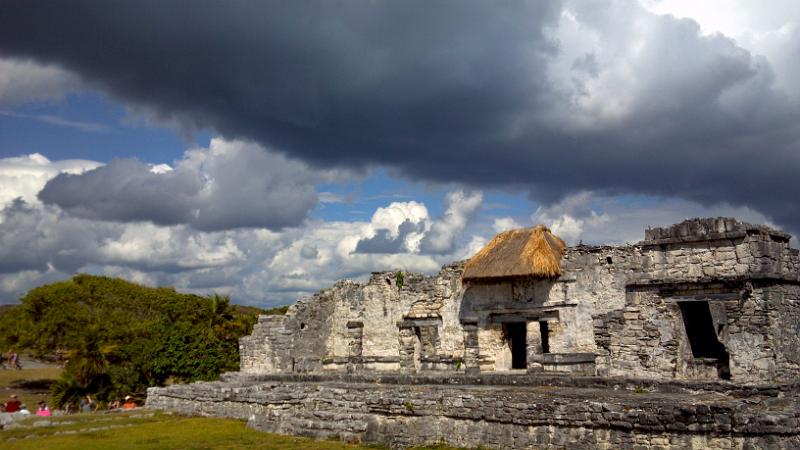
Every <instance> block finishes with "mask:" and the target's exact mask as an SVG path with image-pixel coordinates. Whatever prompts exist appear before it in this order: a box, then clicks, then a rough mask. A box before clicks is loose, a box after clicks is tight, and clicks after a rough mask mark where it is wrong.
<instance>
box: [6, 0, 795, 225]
mask: <svg viewBox="0 0 800 450" xmlns="http://www.w3.org/2000/svg"><path fill="white" fill-rule="evenodd" d="M563 6H564V5H563V4H562V3H559V2H555V1H547V2H543V1H531V2H515V3H506V2H503V3H499V4H498V3H493V2H492V3H490V2H477V1H476V2H444V1H441V2H421V1H409V2H380V1H379V2H327V1H320V2H260V3H258V4H256V6H253V4H244V3H231V2H226V3H218V2H199V1H193V2H186V3H181V2H167V3H164V2H147V1H144V2H142V1H136V2H133V1H131V2H118V1H109V2H95V1H88V2H80V1H76V2H52V3H46V4H43V3H41V2H36V1H30V0H26V1H17V2H6V3H4V5H3V7H2V9H3V13H2V14H0V52H2V53H3V54H5V55H9V56H16V57H34V58H37V59H40V60H42V61H46V62H54V63H57V64H59V65H61V66H64V67H66V68H68V69H71V70H73V71H75V72H77V73H78V74H80V75H81V76H82V77H83V78H84V79H85V80H86V81H87V82H89V83H92V84H93V85H95V86H97V87H99V88H100V89H104V90H106V91H108V92H111V93H112V94H114V95H116V96H118V97H119V98H121V99H123V100H125V101H128V102H130V103H132V104H136V105H138V106H140V107H142V108H145V109H147V110H149V111H152V112H153V113H154V114H156V115H159V116H162V117H166V118H173V119H177V120H179V121H183V122H185V123H187V124H194V125H200V126H211V127H214V128H216V129H217V130H219V131H220V132H221V133H223V134H224V135H225V136H227V137H246V138H251V139H255V140H258V141H259V142H261V143H262V144H264V145H265V146H270V147H273V148H279V149H281V150H283V151H286V152H287V153H289V154H291V155H293V156H296V157H299V158H302V159H304V160H306V161H309V162H311V163H315V164H319V165H340V166H348V167H353V166H361V165H367V164H384V165H388V166H392V167H394V168H396V169H398V170H399V171H400V172H401V173H404V174H406V175H407V176H409V177H413V178H420V179H427V180H436V181H459V182H465V183H468V184H471V185H473V186H506V187H509V186H510V187H517V188H524V189H528V190H529V191H530V192H531V193H532V195H533V196H535V197H536V198H537V199H543V200H545V201H551V202H552V201H555V200H557V199H558V198H561V197H563V196H564V195H566V194H569V193H573V192H577V191H581V190H593V191H601V192H604V193H608V194H614V193H622V192H636V193H646V194H655V195H675V196H682V197H685V198H689V199H693V200H698V201H701V202H706V203H715V202H721V201H725V202H729V203H731V204H740V205H749V206H751V207H754V208H757V209H759V210H762V211H764V212H766V213H767V214H769V215H771V216H772V217H773V218H774V219H775V220H776V222H778V223H779V224H781V225H784V226H790V227H798V226H800V214H799V213H800V210H798V208H799V207H798V206H797V203H796V202H795V199H794V193H795V192H798V191H800V178H798V177H797V176H796V174H797V173H798V171H800V157H798V153H799V152H798V144H797V142H800V128H799V127H798V123H799V121H798V117H799V116H798V110H799V109H800V108H798V105H797V104H796V103H793V102H792V101H788V100H785V99H784V97H783V95H782V94H781V93H780V92H778V91H776V90H775V89H774V88H773V78H772V67H771V65H770V64H769V62H768V61H766V60H764V59H761V58H758V57H756V56H754V55H751V54H750V53H748V52H747V51H745V50H743V49H741V48H739V47H737V45H736V44H735V43H734V42H733V41H731V40H729V39H727V38H725V37H723V36H721V35H710V36H703V35H701V34H700V32H699V29H698V27H697V26H696V24H694V23H693V22H691V21H687V20H678V19H675V18H672V17H655V16H652V15H650V14H649V13H647V12H645V11H643V10H641V8H639V6H638V5H637V4H636V3H635V2H628V1H594V2H574V3H572V2H567V8H568V9H569V14H561V11H562V7H563ZM570 21H573V22H576V23H579V24H580V26H576V27H575V29H576V30H578V31H576V32H574V33H572V34H570V33H566V32H565V30H567V29H568V27H569V26H570V23H571V22H570ZM584 37H591V40H590V41H587V42H588V44H586V45H584V47H585V48H580V49H579V50H580V51H579V52H578V53H576V54H574V55H572V54H571V53H570V52H571V51H572V49H573V47H574V45H573V44H574V42H573V41H580V40H581V39H583V38H584ZM62 180H63V179H62ZM89 198H90V199H91V198H94V197H91V196H90V197H89ZM122 220H124V219H122ZM165 222H169V218H165ZM221 226H223V224H217V225H214V226H210V225H209V227H210V228H219V227H221Z"/></svg>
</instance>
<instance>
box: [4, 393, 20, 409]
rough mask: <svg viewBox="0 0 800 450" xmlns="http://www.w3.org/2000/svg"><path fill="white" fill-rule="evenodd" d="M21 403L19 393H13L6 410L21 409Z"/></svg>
mask: <svg viewBox="0 0 800 450" xmlns="http://www.w3.org/2000/svg"><path fill="white" fill-rule="evenodd" d="M20 405H21V403H20V402H19V400H18V399H17V394H12V395H11V398H9V399H8V401H7V402H6V412H7V413H13V412H17V411H19V407H20Z"/></svg>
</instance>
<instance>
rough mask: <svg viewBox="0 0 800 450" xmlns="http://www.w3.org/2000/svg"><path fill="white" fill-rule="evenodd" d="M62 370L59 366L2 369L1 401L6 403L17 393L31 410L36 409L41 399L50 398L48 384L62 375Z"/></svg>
mask: <svg viewBox="0 0 800 450" xmlns="http://www.w3.org/2000/svg"><path fill="white" fill-rule="evenodd" d="M23 362H24V361H23ZM61 371H62V369H59V368H57V367H46V368H41V369H24V368H23V369H22V370H12V369H8V370H2V369H0V402H2V403H5V402H6V400H8V397H9V396H10V395H11V394H16V395H17V397H18V398H19V401H20V402H22V404H23V405H25V406H27V407H28V409H29V410H30V411H31V412H33V411H35V410H36V405H37V404H38V403H39V402H40V401H48V400H49V394H48V392H47V386H48V385H49V382H52V381H54V380H56V379H58V377H60V376H61Z"/></svg>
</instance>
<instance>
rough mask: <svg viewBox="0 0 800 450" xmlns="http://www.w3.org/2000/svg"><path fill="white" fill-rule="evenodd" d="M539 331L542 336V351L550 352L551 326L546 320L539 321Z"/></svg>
mask: <svg viewBox="0 0 800 450" xmlns="http://www.w3.org/2000/svg"><path fill="white" fill-rule="evenodd" d="M539 333H540V334H541V338H542V353H550V328H548V326H547V322H546V321H544V320H542V321H540V322H539Z"/></svg>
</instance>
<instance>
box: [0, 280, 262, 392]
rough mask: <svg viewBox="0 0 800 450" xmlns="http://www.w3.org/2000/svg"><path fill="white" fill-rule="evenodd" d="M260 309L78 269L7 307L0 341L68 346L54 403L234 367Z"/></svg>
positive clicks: (47, 351)
mask: <svg viewBox="0 0 800 450" xmlns="http://www.w3.org/2000/svg"><path fill="white" fill-rule="evenodd" d="M258 312H259V311H258V310H257V309H254V308H241V307H237V306H236V305H231V303H230V299H229V298H228V297H226V296H219V295H212V296H209V297H203V296H198V295H191V294H181V293H178V292H176V291H175V290H174V289H171V288H149V287H144V286H140V285H137V284H134V283H129V282H127V281H124V280H120V279H116V278H108V277H98V276H91V275H77V276H75V277H73V278H72V279H70V280H66V281H61V282H57V283H52V284H48V285H45V286H41V287H38V288H35V289H33V290H31V291H30V292H28V293H27V294H26V295H25V296H24V297H23V298H22V299H21V303H20V304H19V305H17V306H15V307H14V308H11V309H10V310H7V311H5V312H4V314H3V315H2V317H0V345H3V348H16V349H18V350H27V351H29V352H31V353H32V354H33V355H34V356H38V357H45V356H49V355H53V354H54V353H55V351H56V350H57V349H63V350H65V351H66V355H67V358H68V363H67V365H66V367H65V374H64V377H63V379H61V380H59V382H58V383H56V384H54V385H53V397H54V400H59V401H57V402H56V404H63V403H68V402H70V401H72V400H74V399H75V398H77V397H79V396H80V395H84V394H87V393H90V394H94V395H95V396H97V398H99V399H100V400H106V399H111V398H117V397H119V396H122V395H125V394H129V393H134V394H136V393H138V394H143V393H144V391H145V389H146V388H147V387H148V386H158V385H163V384H165V383H167V382H168V381H176V382H191V381H195V380H211V379H214V378H216V377H218V376H219V374H220V373H221V372H223V371H230V370H237V369H238V366H239V349H238V340H239V338H240V337H241V336H244V335H247V334H249V333H250V332H251V331H252V327H253V324H254V323H255V321H256V318H257V313H258Z"/></svg>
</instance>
